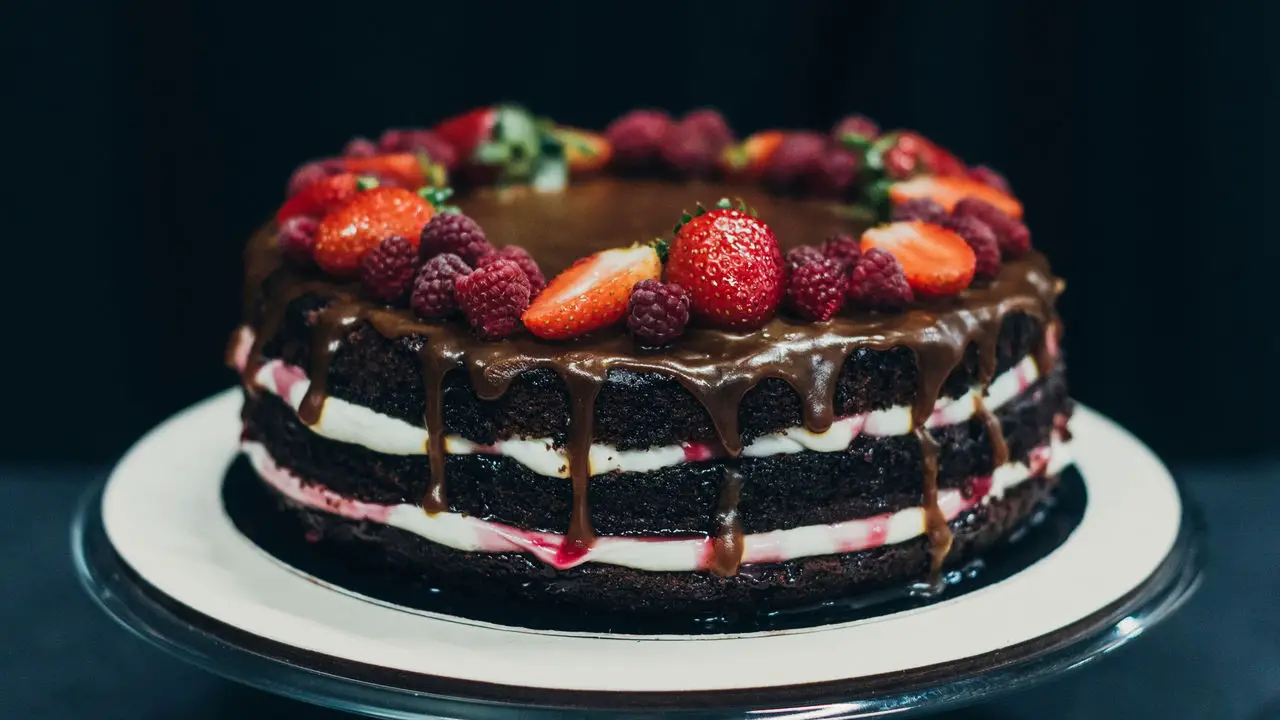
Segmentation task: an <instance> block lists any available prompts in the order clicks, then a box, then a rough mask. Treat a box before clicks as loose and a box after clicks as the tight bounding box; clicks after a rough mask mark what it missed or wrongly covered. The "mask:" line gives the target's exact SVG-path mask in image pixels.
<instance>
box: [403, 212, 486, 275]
mask: <svg viewBox="0 0 1280 720" xmlns="http://www.w3.org/2000/svg"><path fill="white" fill-rule="evenodd" d="M419 247H420V251H421V253H422V259H423V260H429V259H431V258H433V257H435V256H436V255H439V254H441V253H453V254H454V255H457V256H458V257H460V258H462V259H463V260H465V261H466V263H467V264H468V265H471V266H472V267H475V264H476V262H478V261H479V260H480V258H482V257H484V256H485V255H488V254H489V253H491V252H493V251H494V250H493V246H492V245H490V244H489V241H488V240H486V239H485V236H484V230H483V229H482V228H481V227H480V225H479V224H478V223H476V221H475V220H472V219H471V218H469V217H467V216H466V215H463V214H461V213H451V212H443V213H438V214H436V216H435V217H433V218H431V222H428V223H427V225H426V227H424V228H422V243H421V244H420V246H419Z"/></svg>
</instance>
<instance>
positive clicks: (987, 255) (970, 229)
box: [942, 215, 1000, 280]
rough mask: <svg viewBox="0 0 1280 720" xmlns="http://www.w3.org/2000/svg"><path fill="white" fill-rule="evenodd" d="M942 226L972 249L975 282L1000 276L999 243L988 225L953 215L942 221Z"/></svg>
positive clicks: (969, 217)
mask: <svg viewBox="0 0 1280 720" xmlns="http://www.w3.org/2000/svg"><path fill="white" fill-rule="evenodd" d="M942 226H943V227H945V228H947V229H948V230H950V231H952V232H954V233H955V234H957V235H959V236H960V237H962V238H964V241H965V242H967V243H969V247H971V248H973V255H974V257H975V258H976V264H975V265H974V270H973V278H974V279H975V280H994V279H995V277H996V276H997V275H999V274H1000V241H999V240H998V239H997V238H996V233H995V231H994V230H992V229H991V226H990V225H988V224H986V223H984V222H982V221H981V220H979V219H978V218H976V217H973V216H971V215H954V216H951V217H948V218H947V219H945V220H943V221H942Z"/></svg>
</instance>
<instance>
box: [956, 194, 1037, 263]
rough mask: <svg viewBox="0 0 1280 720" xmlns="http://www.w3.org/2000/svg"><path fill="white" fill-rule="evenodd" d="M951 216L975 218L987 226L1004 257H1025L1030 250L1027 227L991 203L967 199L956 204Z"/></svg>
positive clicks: (971, 198) (973, 198)
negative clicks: (993, 233) (994, 236)
mask: <svg viewBox="0 0 1280 720" xmlns="http://www.w3.org/2000/svg"><path fill="white" fill-rule="evenodd" d="M951 214H953V215H955V216H957V217H965V216H970V217H975V218H977V219H979V220H981V221H982V222H984V223H986V224H987V225H989V226H990V227H991V229H992V230H994V231H995V233H996V239H997V240H999V241H1000V252H1001V253H1002V254H1003V255H1004V257H1018V256H1020V255H1025V254H1026V253H1027V251H1028V250H1030V249H1031V231H1030V230H1028V229H1027V226H1026V225H1023V224H1022V222H1021V221H1018V220H1015V219H1013V218H1011V217H1009V216H1008V215H1005V214H1004V213H1003V212H1001V211H1000V209H999V208H997V207H996V206H995V205H992V204H991V203H988V202H985V201H983V200H979V199H978V198H975V197H967V198H964V199H962V200H961V201H960V202H958V203H956V206H955V207H954V208H952V210H951Z"/></svg>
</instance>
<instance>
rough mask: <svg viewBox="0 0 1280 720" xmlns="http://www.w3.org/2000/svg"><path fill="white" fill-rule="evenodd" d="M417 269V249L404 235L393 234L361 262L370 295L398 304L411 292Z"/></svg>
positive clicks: (366, 287) (363, 277)
mask: <svg viewBox="0 0 1280 720" xmlns="http://www.w3.org/2000/svg"><path fill="white" fill-rule="evenodd" d="M417 271H418V248H416V247H414V246H413V243H411V242H409V241H408V240H406V239H405V238H404V237H402V236H400V235H392V236H391V237H389V238H386V239H385V240H383V241H382V243H381V244H379V245H378V247H376V248H374V249H373V250H371V251H370V252H369V254H367V255H365V256H364V259H363V260H361V261H360V282H361V283H363V284H364V288H365V292H367V293H368V294H369V295H370V296H371V297H373V298H375V299H378V300H381V301H382V302H385V303H391V304H398V303H400V302H402V301H403V300H404V299H405V296H406V295H408V293H409V284H410V283H412V282H413V276H414V274H415V273H416V272H417Z"/></svg>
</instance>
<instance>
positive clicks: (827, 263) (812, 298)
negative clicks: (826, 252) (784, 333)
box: [787, 258, 849, 321]
mask: <svg viewBox="0 0 1280 720" xmlns="http://www.w3.org/2000/svg"><path fill="white" fill-rule="evenodd" d="M848 289H849V272H848V270H847V269H846V268H845V265H844V264H843V263H841V262H839V261H838V260H832V259H830V258H824V259H822V260H818V261H817V262H811V263H808V264H805V265H801V266H800V267H798V268H796V271H795V272H793V273H791V279H790V280H789V281H788V282H787V307H789V308H791V310H792V312H794V313H795V314H797V315H799V316H800V317H802V318H804V319H805V320H819V321H822V320H830V319H831V317H832V316H833V315H835V314H836V313H838V312H840V308H841V307H843V306H844V297H845V293H847V292H848Z"/></svg>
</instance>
